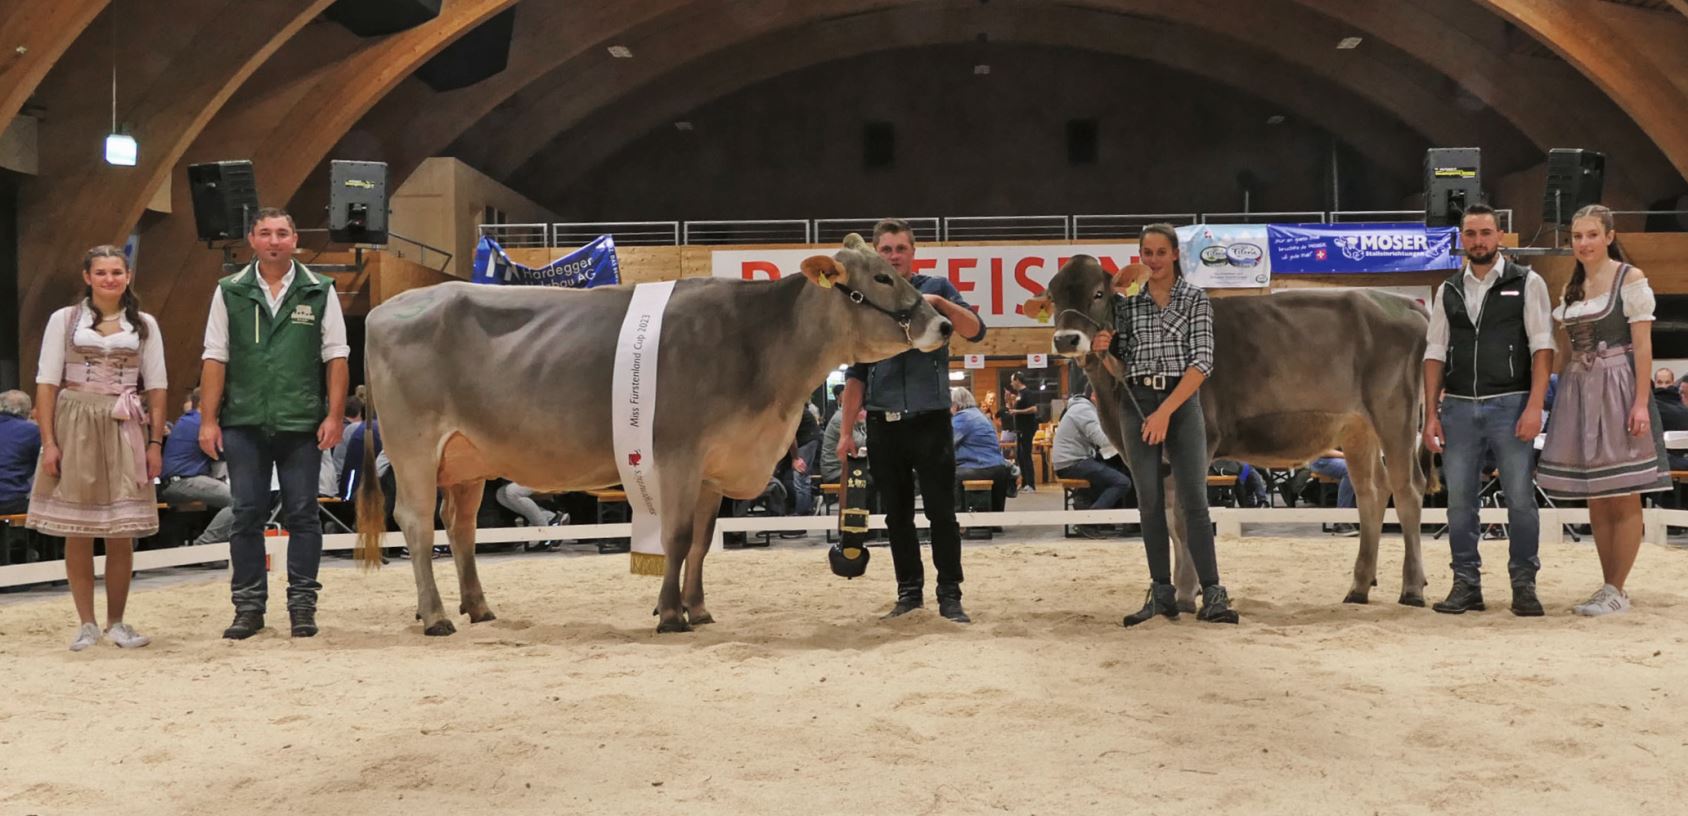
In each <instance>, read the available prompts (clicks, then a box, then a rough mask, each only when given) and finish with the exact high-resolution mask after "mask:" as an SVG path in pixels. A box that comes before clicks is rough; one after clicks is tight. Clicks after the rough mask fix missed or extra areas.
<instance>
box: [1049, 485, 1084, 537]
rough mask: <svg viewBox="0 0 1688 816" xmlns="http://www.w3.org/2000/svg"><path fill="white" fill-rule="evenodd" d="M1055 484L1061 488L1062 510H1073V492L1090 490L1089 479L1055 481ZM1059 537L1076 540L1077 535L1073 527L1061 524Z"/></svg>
mask: <svg viewBox="0 0 1688 816" xmlns="http://www.w3.org/2000/svg"><path fill="white" fill-rule="evenodd" d="M1055 483H1056V484H1058V485H1060V486H1061V509H1062V510H1072V509H1073V492H1074V491H1077V490H1089V489H1090V480H1089V479H1056V480H1055ZM1061 535H1063V536H1066V537H1067V538H1076V537H1077V536H1078V533H1077V532H1076V531H1075V530H1074V529H1073V525H1071V524H1063V525H1061Z"/></svg>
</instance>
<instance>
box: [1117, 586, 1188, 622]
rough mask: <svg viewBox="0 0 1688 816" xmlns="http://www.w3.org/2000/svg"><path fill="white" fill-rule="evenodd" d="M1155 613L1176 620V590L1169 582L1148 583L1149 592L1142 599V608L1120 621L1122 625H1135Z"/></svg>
mask: <svg viewBox="0 0 1688 816" xmlns="http://www.w3.org/2000/svg"><path fill="white" fill-rule="evenodd" d="M1156 615H1162V616H1165V617H1166V619H1167V620H1178V590H1177V589H1176V588H1175V587H1173V586H1172V585H1171V584H1161V583H1150V584H1149V593H1148V595H1147V596H1145V597H1144V599H1143V608H1142V609H1139V610H1137V611H1136V612H1133V613H1131V614H1129V615H1126V616H1125V620H1123V621H1121V622H1120V623H1121V625H1123V626H1136V625H1137V624H1139V623H1143V622H1145V621H1147V620H1149V619H1150V618H1153V617H1154V616H1156Z"/></svg>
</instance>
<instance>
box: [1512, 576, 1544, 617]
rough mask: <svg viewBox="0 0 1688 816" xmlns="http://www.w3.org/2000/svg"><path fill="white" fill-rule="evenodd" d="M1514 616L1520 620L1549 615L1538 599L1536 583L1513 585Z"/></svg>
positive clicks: (1524, 582) (1527, 582) (1523, 582)
mask: <svg viewBox="0 0 1688 816" xmlns="http://www.w3.org/2000/svg"><path fill="white" fill-rule="evenodd" d="M1512 614H1514V615H1517V616H1518V617H1520V618H1539V617H1541V616H1542V615H1545V614H1547V611H1546V610H1544V609H1542V608H1541V600H1539V599H1538V598H1536V582H1535V581H1520V582H1518V583H1515V584H1513V585H1512Z"/></svg>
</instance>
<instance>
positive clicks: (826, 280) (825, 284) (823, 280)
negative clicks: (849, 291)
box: [819, 275, 832, 289]
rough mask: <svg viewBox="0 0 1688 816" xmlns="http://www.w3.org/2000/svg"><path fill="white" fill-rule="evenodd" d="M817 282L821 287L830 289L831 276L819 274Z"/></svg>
mask: <svg viewBox="0 0 1688 816" xmlns="http://www.w3.org/2000/svg"><path fill="white" fill-rule="evenodd" d="M819 283H820V285H821V288H822V289H831V288H832V278H829V277H827V276H825V275H822V276H820V278H819Z"/></svg>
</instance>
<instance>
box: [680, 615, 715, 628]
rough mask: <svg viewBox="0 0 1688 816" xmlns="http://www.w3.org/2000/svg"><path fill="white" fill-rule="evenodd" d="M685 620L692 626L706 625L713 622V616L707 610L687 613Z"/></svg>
mask: <svg viewBox="0 0 1688 816" xmlns="http://www.w3.org/2000/svg"><path fill="white" fill-rule="evenodd" d="M686 622H687V623H690V624H691V625H693V626H708V625H709V624H711V623H714V622H715V616H714V615H711V614H709V613H708V612H705V613H703V614H702V615H689V614H688V615H687V616H686Z"/></svg>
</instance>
